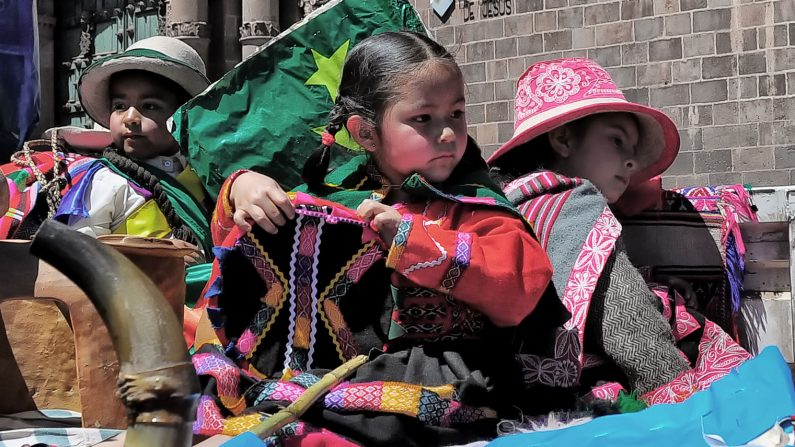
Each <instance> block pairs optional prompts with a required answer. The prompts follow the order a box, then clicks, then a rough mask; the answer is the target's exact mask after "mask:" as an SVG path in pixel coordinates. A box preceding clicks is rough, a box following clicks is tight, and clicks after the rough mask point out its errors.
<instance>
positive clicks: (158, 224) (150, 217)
mask: <svg viewBox="0 0 795 447" xmlns="http://www.w3.org/2000/svg"><path fill="white" fill-rule="evenodd" d="M209 84H210V82H209V80H208V79H207V77H206V75H205V66H204V62H203V61H202V59H201V57H200V56H199V55H198V53H197V52H196V51H195V50H193V48H191V47H190V46H189V45H187V44H185V43H184V42H182V41H180V40H178V39H174V38H171V37H162V36H156V37H151V38H148V39H144V40H141V41H139V42H136V43H135V44H133V45H131V46H130V47H129V48H128V49H127V50H126V51H124V52H123V53H120V54H117V55H113V56H109V57H107V58H104V59H101V60H99V61H97V62H95V63H94V64H92V65H91V66H89V67H88V68H87V69H86V71H85V72H84V73H83V75H82V76H81V78H80V82H79V95H80V102H81V104H82V105H83V108H84V109H85V111H86V113H87V114H88V116H89V117H91V119H93V120H94V121H95V122H96V123H97V124H99V125H101V126H103V127H105V128H108V129H110V132H109V138H107V137H105V136H102V137H98V136H97V135H96V134H97V131H91V134H90V135H88V137H90V138H89V140H91V141H90V142H89V143H90V144H95V143H96V142H97V141H103V140H105V139H106V138H107V140H105V141H108V140H109V141H110V142H111V144H110V145H109V146H107V147H106V148H105V150H104V151H103V153H102V155H103V158H102V159H101V160H98V161H96V162H94V163H83V162H82V161H83V160H82V157H76V156H74V155H68V156H65V155H64V154H61V153H59V152H57V151H55V150H54V152H53V155H52V157H53V158H59V159H61V158H62V157H65V158H67V162H68V165H69V166H77V165H78V164H79V168H76V169H71V168H70V169H69V176H70V178H71V179H72V184H71V187H69V188H67V189H65V190H64V191H62V198H61V201H60V203H59V204H58V205H57V210H55V211H54V210H51V213H52V212H53V211H54V215H55V218H57V219H59V220H62V221H64V222H67V223H68V224H69V225H70V226H71V227H72V228H74V229H76V230H78V231H81V232H83V233H86V234H89V235H92V236H99V235H103V234H110V233H118V234H131V235H136V236H147V237H169V236H170V237H175V238H178V239H182V240H186V241H188V242H192V243H194V244H197V245H199V246H201V247H202V248H205V249H207V248H209V247H210V246H211V245H210V238H209V224H208V220H209V219H208V216H207V207H206V206H205V203H204V202H205V192H204V189H203V187H202V185H201V182H200V181H199V179H198V177H197V176H196V174H195V173H194V172H193V170H192V169H190V167H189V166H188V164H187V161H186V160H185V157H184V156H182V155H181V154H180V152H179V146H178V144H177V142H176V141H175V140H174V138H173V137H172V136H171V134H170V132H169V129H168V127H167V121H168V119H169V118H170V116H171V115H172V114H173V113H174V112H175V111H176V109H177V108H178V107H179V106H180V105H182V104H183V103H184V102H185V101H187V100H188V99H190V98H191V97H193V96H195V95H196V94H198V93H200V92H201V91H202V90H204V89H205V88H207V86H209ZM70 136H72V137H75V138H77V139H78V140H80V138H79V137H81V136H82V135H80V134H77V135H71V134H70ZM83 139H85V138H83ZM65 140H67V141H68V138H65ZM81 141H82V140H81ZM59 154H60V155H59ZM73 158H74V159H78V158H79V159H81V160H77V161H79V162H80V163H75V160H72V159H73ZM31 160H32V159H31ZM29 220H30V221H31V222H35V219H29ZM20 224H21V225H20ZM19 227H24V221H23V220H20V222H17V225H16V228H9V229H8V231H6V232H5V233H6V235H5V236H6V237H15V235H16V236H17V237H18V234H19V231H17V230H18V229H19ZM22 233H25V234H27V233H29V232H25V231H23V232H22Z"/></svg>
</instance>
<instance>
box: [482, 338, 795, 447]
mask: <svg viewBox="0 0 795 447" xmlns="http://www.w3.org/2000/svg"><path fill="white" fill-rule="evenodd" d="M792 415H795V390H794V389H793V383H792V375H791V373H790V369H789V367H788V366H787V364H786V362H785V361H784V359H783V358H782V357H781V353H780V352H779V351H778V349H777V348H775V347H769V348H766V349H765V350H764V351H763V352H762V353H760V354H759V355H758V356H757V357H755V358H753V359H751V360H749V361H747V362H745V363H744V364H743V365H741V366H740V367H739V368H738V369H736V370H734V371H732V372H731V373H729V375H727V376H726V377H723V378H722V379H720V380H718V381H717V382H715V383H713V384H712V386H711V387H710V388H709V389H707V390H705V391H701V392H699V393H696V394H695V395H693V396H692V397H691V398H690V399H688V400H686V401H685V402H683V403H680V404H671V405H656V406H654V407H651V408H648V409H646V410H643V411H641V412H638V413H631V414H622V415H614V416H605V417H601V418H597V419H595V420H593V421H591V422H588V423H586V424H583V425H579V426H575V427H570V428H565V429H561V430H555V431H546V432H533V433H522V434H515V435H510V436H505V437H501V438H498V439H497V440H495V441H493V442H491V443H489V444H488V447H552V446H577V447H615V446H644V447H671V446H675V447H691V446H692V447H696V446H698V447H703V446H708V445H709V444H707V441H706V440H705V435H717V436H720V437H721V438H723V440H724V441H725V443H726V444H727V445H730V446H738V445H742V444H745V443H747V442H748V441H751V440H753V439H754V438H756V437H758V436H759V435H761V434H762V433H764V432H765V431H767V430H769V429H771V428H772V427H774V426H775V425H776V424H777V423H778V422H779V421H780V420H782V419H786V418H789V417H790V416H792Z"/></svg>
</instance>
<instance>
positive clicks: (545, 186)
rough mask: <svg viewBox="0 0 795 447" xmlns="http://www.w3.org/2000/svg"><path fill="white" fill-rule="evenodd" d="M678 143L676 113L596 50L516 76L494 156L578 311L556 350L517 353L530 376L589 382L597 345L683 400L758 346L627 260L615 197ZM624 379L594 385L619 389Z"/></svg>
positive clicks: (612, 392) (652, 400)
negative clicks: (612, 68) (633, 90)
mask: <svg viewBox="0 0 795 447" xmlns="http://www.w3.org/2000/svg"><path fill="white" fill-rule="evenodd" d="M678 151H679V134H678V132H677V129H676V126H675V124H674V123H673V122H672V121H671V119H670V118H668V117H667V116H666V115H665V114H664V113H662V112H661V111H659V110H656V109H653V108H651V107H647V106H644V105H640V104H634V103H631V102H629V101H627V100H626V99H625V98H624V96H623V94H622V93H621V91H619V90H618V88H617V87H616V86H615V84H614V83H613V81H612V80H611V78H610V75H609V74H608V73H607V72H606V71H605V70H604V69H603V68H602V67H600V66H599V65H598V64H597V63H596V62H594V61H591V60H588V59H560V60H554V61H544V62H539V63H537V64H534V65H532V66H530V67H529V68H528V69H527V71H526V72H525V73H524V75H522V77H521V78H520V79H519V82H518V84H517V93H516V100H515V132H514V136H513V137H512V138H511V139H510V140H509V141H508V142H507V143H505V144H504V145H503V146H502V147H500V148H499V149H497V151H496V152H495V153H494V154H493V155H492V156H491V157H490V158H489V164H490V165H492V166H493V167H496V168H497V169H498V170H499V172H500V173H501V175H503V176H504V177H506V178H507V179H508V180H512V181H510V183H508V184H507V185H506V186H505V188H504V190H505V193H506V195H507V196H508V198H509V200H511V201H512V202H513V204H514V205H515V206H517V207H518V208H519V210H520V211H521V212H522V214H524V216H525V217H526V218H527V219H528V220H529V221H530V222H532V223H533V224H534V228H535V230H536V232H537V234H538V237H539V239H540V241H541V243H542V245H543V246H544V248H545V249H546V251H547V254H548V255H549V256H550V259H551V260H552V264H553V267H554V268H553V270H554V276H553V283H554V284H555V286H556V289H557V291H558V293H559V295H560V296H561V299H562V301H563V303H564V305H565V306H566V307H567V308H568V309H569V311H570V312H571V313H572V318H571V320H569V321H568V322H567V323H566V324H564V326H563V327H561V328H560V329H559V331H558V335H557V340H556V345H555V346H556V348H555V352H556V354H555V356H554V358H540V357H537V356H534V355H520V358H521V360H522V362H523V366H524V369H525V377H526V378H528V379H529V382H531V383H536V384H542V385H548V386H553V387H561V386H562V387H573V386H579V385H584V383H583V382H586V379H585V375H584V374H586V373H587V371H588V370H587V369H584V367H585V365H586V364H594V363H596V362H594V361H593V360H594V359H595V357H593V356H591V354H601V355H602V356H605V355H606V357H607V358H608V360H609V362H608V363H612V364H614V365H615V366H618V369H619V370H620V373H619V374H618V375H617V376H616V377H621V381H622V382H623V383H624V384H625V385H628V386H629V387H630V388H631V389H632V391H636V392H638V393H639V394H640V395H641V396H642V398H643V399H644V400H645V401H646V402H647V403H649V404H656V403H663V402H679V401H681V400H683V399H685V398H686V397H688V396H689V395H690V394H692V393H693V392H695V391H697V390H701V389H704V388H706V387H707V386H708V385H709V384H710V383H712V381H714V380H716V379H717V378H719V377H721V376H722V375H724V374H726V373H727V372H728V371H729V370H730V369H731V368H733V367H735V366H737V365H739V364H740V363H741V362H743V361H744V360H745V359H747V358H748V357H749V354H748V353H747V352H745V351H744V350H743V349H742V348H741V347H740V346H739V345H737V344H736V343H735V342H734V341H733V340H732V339H731V337H729V336H728V335H727V334H726V333H724V332H723V331H722V330H721V329H720V328H719V327H718V326H717V325H716V324H714V323H712V322H711V321H709V320H706V319H705V318H704V317H703V316H702V315H700V314H699V313H697V312H695V311H694V310H693V309H691V308H689V307H686V306H685V302H684V300H683V299H682V297H681V296H678V295H676V297H675V299H674V300H672V301H673V302H670V301H669V299H668V296H669V295H668V293H667V290H666V291H664V292H663V291H660V292H659V293H658V296H659V298H658V297H657V296H655V294H654V293H653V292H652V291H651V290H650V289H649V287H648V286H647V284H646V282H645V281H644V279H643V278H642V276H641V274H640V273H639V272H638V270H637V269H636V268H635V267H634V266H633V265H632V264H631V263H630V261H629V258H628V257H627V255H626V252H625V250H624V247H623V243H622V240H621V225H620V224H619V222H618V221H617V220H616V218H615V217H614V215H613V213H612V212H611V209H610V207H609V205H610V204H614V203H615V202H616V201H618V200H619V199H620V198H621V197H622V196H623V195H624V193H625V192H626V191H627V189H628V188H629V187H630V186H631V185H638V184H641V183H643V182H645V181H647V180H648V179H650V178H652V177H654V176H657V175H659V174H661V173H662V172H663V171H664V170H665V169H667V168H668V166H670V165H671V163H672V162H673V160H674V158H675V157H676V154H677V153H678ZM659 290H660V289H657V291H659ZM674 295H675V294H674V293H672V295H671V296H674ZM660 298H662V300H661V299H660ZM661 310H662V312H661ZM667 320H668V321H667ZM669 321H671V322H672V325H671V324H669ZM672 326H673V327H672ZM694 339H695V340H697V341H698V342H697V344H698V350H697V351H698V352H695V353H691V356H690V357H689V358H688V356H686V355H685V354H684V353H683V352H682V351H680V350H679V349H677V344H676V342H677V341H681V340H694ZM619 389H620V386H619V385H617V384H615V383H614V384H609V385H607V386H602V387H599V388H596V389H594V390H593V392H594V395H595V396H596V397H601V398H615V397H617V395H618V390H619Z"/></svg>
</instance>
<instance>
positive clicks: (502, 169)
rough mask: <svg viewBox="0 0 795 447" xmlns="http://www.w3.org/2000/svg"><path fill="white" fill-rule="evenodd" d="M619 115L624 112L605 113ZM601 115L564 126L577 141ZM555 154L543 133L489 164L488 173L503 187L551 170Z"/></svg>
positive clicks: (583, 118) (632, 117) (586, 117)
mask: <svg viewBox="0 0 795 447" xmlns="http://www.w3.org/2000/svg"><path fill="white" fill-rule="evenodd" d="M605 113H619V114H623V113H626V112H605ZM626 114H627V115H628V116H629V117H630V118H631V119H632V120H633V122H634V123H635V125H636V126H639V124H638V120H637V117H636V116H635V115H634V114H632V113H626ZM600 115H602V114H595V115H588V116H585V117H582V118H580V119H577V120H575V121H572V122H570V123H566V124H564V126H568V127H569V130H570V131H571V133H572V135H573V136H574V138H575V139H577V140H579V139H581V138H582V137H583V136H585V132H586V131H587V130H588V126H589V125H590V123H591V121H593V119H594V118H595V117H597V116H600ZM555 158H556V157H555V152H554V150H553V149H552V145H551V144H550V143H549V134H548V133H543V134H541V135H539V136H537V137H535V138H533V139H532V140H530V141H528V142H526V143H522V144H520V145H519V146H516V147H515V148H513V149H511V150H509V151H508V152H507V153H505V154H504V155H502V156H500V158H498V159H496V160H495V161H493V162H492V163H491V168H490V170H489V173H490V174H491V177H492V179H493V180H494V181H495V182H497V184H500V185H505V184H507V183H510V182H511V181H512V180H515V179H517V178H519V177H521V176H523V175H527V174H529V173H531V172H535V171H538V170H542V169H552V168H553V166H552V164H553V163H554V161H555Z"/></svg>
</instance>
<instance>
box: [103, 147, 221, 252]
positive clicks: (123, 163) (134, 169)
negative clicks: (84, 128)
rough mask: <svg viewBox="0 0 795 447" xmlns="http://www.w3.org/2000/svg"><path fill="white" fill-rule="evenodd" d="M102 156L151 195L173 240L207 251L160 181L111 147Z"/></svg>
mask: <svg viewBox="0 0 795 447" xmlns="http://www.w3.org/2000/svg"><path fill="white" fill-rule="evenodd" d="M102 156H103V157H104V158H106V159H107V160H108V161H109V162H111V163H113V166H115V167H116V168H117V169H118V170H119V171H121V172H122V173H124V175H126V176H128V177H129V178H131V179H133V180H134V181H135V182H136V183H138V184H139V185H141V186H142V187H144V188H146V189H147V190H148V191H149V192H151V193H152V198H153V199H154V200H155V202H156V203H157V206H158V207H159V208H160V211H161V212H162V213H163V215H164V216H165V217H166V221H167V222H168V226H169V227H171V229H172V235H173V236H174V238H176V239H179V240H182V241H185V242H189V243H191V244H194V245H196V246H198V247H200V248H203V249H205V250H207V249H208V247H202V246H201V241H200V240H199V238H198V237H197V236H196V233H194V232H193V230H191V229H190V227H189V226H187V225H186V224H185V222H183V221H182V218H180V217H179V214H177V211H176V210H175V209H174V206H173V205H172V204H171V201H170V200H168V195H167V194H166V191H165V190H164V189H163V187H162V186H160V180H158V179H157V177H156V176H155V175H154V174H152V173H151V172H149V171H148V170H147V169H146V168H145V167H143V166H141V165H140V164H139V163H138V162H136V161H135V160H133V159H131V158H128V157H125V156H124V155H121V154H120V153H118V152H117V151H116V150H115V149H114V148H112V147H108V148H106V149H105V151H104V152H103V153H102Z"/></svg>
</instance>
